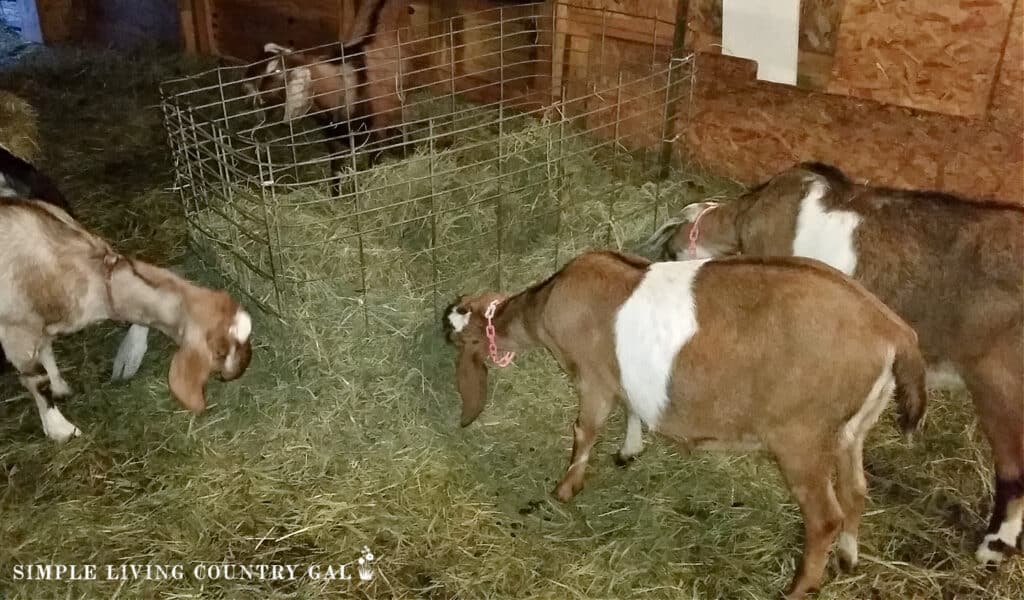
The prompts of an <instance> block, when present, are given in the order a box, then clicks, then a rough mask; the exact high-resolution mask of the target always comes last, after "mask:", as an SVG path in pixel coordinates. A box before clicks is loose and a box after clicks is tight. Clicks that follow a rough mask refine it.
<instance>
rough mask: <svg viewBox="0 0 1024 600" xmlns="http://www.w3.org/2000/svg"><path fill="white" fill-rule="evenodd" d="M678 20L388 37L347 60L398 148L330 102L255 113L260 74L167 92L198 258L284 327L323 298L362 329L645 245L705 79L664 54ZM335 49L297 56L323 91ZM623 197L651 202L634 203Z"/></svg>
mask: <svg viewBox="0 0 1024 600" xmlns="http://www.w3.org/2000/svg"><path fill="white" fill-rule="evenodd" d="M672 17H673V16H672V15H665V16H664V17H658V16H654V17H635V16H627V15H623V14H621V13H617V12H614V11H609V10H604V9H593V8H588V7H584V6H575V5H572V4H568V3H562V2H553V3H535V4H526V5H518V6H515V7H506V8H498V9H493V10H488V11H482V12H480V13H473V14H469V15H460V16H457V17H452V18H449V19H446V20H443V21H438V22H433V23H431V24H430V25H429V27H426V28H421V29H410V28H406V29H402V30H397V31H393V32H388V33H387V35H385V34H383V33H382V34H379V35H378V36H377V37H376V38H375V40H376V41H375V42H374V43H371V44H369V45H368V46H367V47H366V48H365V49H364V50H363V51H361V54H360V56H342V57H341V58H340V60H341V61H355V62H353V63H352V64H358V65H367V68H366V70H365V73H366V74H365V75H364V76H363V79H362V81H361V82H360V86H359V87H358V88H357V90H356V92H355V96H354V97H356V98H357V99H359V100H361V101H362V102H361V104H360V106H361V107H362V110H363V112H364V113H365V114H367V115H369V118H368V119H365V120H364V121H363V122H364V123H369V124H370V126H371V127H372V129H373V131H374V132H375V133H379V132H382V131H386V132H388V133H390V135H389V136H378V137H376V138H375V139H373V141H367V140H366V139H363V138H361V137H360V136H356V135H349V136H347V137H346V136H340V137H339V136H338V130H337V128H336V127H334V126H331V125H330V124H329V120H328V119H325V118H323V117H324V115H325V114H326V113H328V108H324V107H330V106H332V105H331V100H330V99H326V98H315V99H314V100H313V103H312V105H311V109H310V111H309V112H308V113H307V114H306V115H305V116H302V117H300V118H292V119H290V120H285V119H283V118H282V116H281V113H282V112H283V111H282V110H281V108H280V107H273V106H267V105H262V106H258V105H257V104H256V103H254V101H253V98H252V97H251V96H250V95H249V94H248V93H247V89H246V86H245V84H246V83H247V82H252V81H253V78H246V76H245V73H246V71H247V70H248V69H249V68H250V67H251V65H241V66H226V67H220V68H217V69H214V70H211V71H207V72H204V73H200V74H198V75H194V76H191V77H187V78H183V79H177V80H173V81H168V82H165V83H164V85H162V87H161V93H162V98H163V101H162V109H163V113H164V120H165V125H166V129H167V134H168V139H169V141H170V145H171V149H172V153H173V157H174V165H175V177H176V185H177V187H178V188H179V190H180V192H181V199H182V202H183V205H184V209H185V215H186V218H187V222H188V229H189V237H190V241H191V242H192V243H193V244H194V245H195V246H197V247H198V248H200V249H202V250H204V251H205V252H203V254H205V255H207V256H213V257H215V259H216V262H217V263H218V266H219V267H220V268H221V269H222V270H223V271H224V272H225V274H226V276H227V277H228V278H229V279H231V281H232V282H233V283H234V284H235V285H236V286H237V287H238V288H239V289H240V290H241V291H242V292H244V293H245V294H247V295H248V296H250V298H252V299H254V300H256V301H257V302H258V303H259V304H260V305H261V306H263V307H264V308H266V309H268V310H270V311H272V312H275V313H277V314H279V315H282V316H284V317H287V316H288V315H289V314H290V313H291V310H290V308H292V307H293V306H294V304H295V303H296V302H297V301H302V299H305V298H309V297H311V296H315V295H316V294H317V293H319V292H323V291H324V290H326V289H330V294H331V295H332V297H333V299H334V302H336V303H337V302H341V303H346V304H349V305H351V306H353V307H357V312H361V313H362V321H363V322H364V323H369V322H370V321H372V320H374V317H373V311H374V310H375V309H381V310H385V309H388V308H389V307H392V306H393V305H394V304H395V303H396V302H405V301H408V302H409V303H411V304H410V305H413V306H419V305H423V308H433V309H434V310H437V309H438V307H439V306H441V305H442V304H443V302H444V301H445V300H447V299H449V296H451V295H453V294H454V293H456V292H459V291H470V290H474V289H480V288H482V287H486V286H494V287H497V288H503V289H512V288H514V286H517V285H525V284H527V283H529V280H530V279H532V278H534V277H537V276H539V275H543V274H546V273H549V272H550V271H551V270H552V269H553V268H555V267H557V266H558V265H559V264H560V262H561V261H564V259H566V258H568V256H570V253H571V252H573V251H575V250H578V249H581V248H582V247H585V246H602V245H607V244H614V243H615V242H616V241H617V240H618V241H621V237H622V235H624V234H623V233H622V232H621V231H618V230H617V226H618V225H619V224H621V223H625V222H627V221H629V222H636V221H637V220H642V221H643V222H644V223H645V225H644V227H648V228H649V227H653V225H654V224H655V223H656V221H657V219H658V211H659V210H663V207H664V199H663V198H662V191H661V185H662V184H661V183H659V181H660V178H659V176H664V174H665V167H666V165H667V161H669V160H671V159H672V157H673V156H675V154H673V153H672V152H663V150H664V149H669V150H670V149H671V145H672V143H673V142H674V141H675V139H674V138H675V137H676V134H675V131H677V130H678V127H677V123H678V122H679V121H680V120H683V119H686V118H687V116H688V114H689V107H690V102H689V94H690V89H691V83H692V78H693V71H694V69H693V67H694V64H693V60H692V57H691V56H681V54H680V52H679V51H678V49H676V50H675V51H673V47H672V44H671V43H667V44H666V42H665V32H666V30H667V31H668V33H669V34H671V33H672V31H673V30H674V28H675V25H674V20H673V18H672ZM581 31H582V32H585V35H584V34H581V33H580V32H581ZM339 46H340V45H339V44H333V45H327V46H321V47H318V48H311V49H304V50H298V51H297V52H299V53H301V54H302V55H303V56H306V57H320V58H318V59H317V60H314V61H311V63H316V64H315V65H313V68H312V69H311V73H312V74H313V79H316V78H317V77H326V76H325V75H323V74H321V73H319V71H322V72H323V73H336V72H337V68H338V67H337V65H338V64H339V58H338V57H337V56H335V57H334V58H329V57H328V53H329V52H332V51H334V52H335V53H337V49H338V47H339ZM343 52H344V51H342V54H343ZM261 64H262V63H261ZM321 66H322V67H324V68H323V69H319V67H321ZM330 69H335V71H331V70H330ZM332 86H333V87H332ZM337 87H338V86H337V85H335V82H334V81H327V85H321V86H320V87H319V88H318V94H324V95H329V93H333V91H334V90H336V89H337ZM314 88H316V86H314ZM324 90H326V91H324ZM335 98H337V96H335ZM337 104H338V102H334V106H337ZM318 115H320V116H319V118H318ZM328 138H332V139H333V140H334V141H333V145H327V144H325V140H326V139H328ZM625 182H634V183H635V184H636V185H637V186H640V188H642V189H643V190H644V194H643V198H640V199H637V198H632V199H631V200H630V201H629V202H626V201H624V200H623V199H622V194H623V189H624V188H623V186H624V185H625ZM645 182H646V183H645Z"/></svg>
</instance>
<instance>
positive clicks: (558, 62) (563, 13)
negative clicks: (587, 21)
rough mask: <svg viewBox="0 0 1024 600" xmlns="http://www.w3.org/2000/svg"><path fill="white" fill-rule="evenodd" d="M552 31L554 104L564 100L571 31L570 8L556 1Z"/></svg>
mask: <svg viewBox="0 0 1024 600" xmlns="http://www.w3.org/2000/svg"><path fill="white" fill-rule="evenodd" d="M552 14H553V15H554V17H553V22H552V23H551V31H552V33H553V34H554V35H553V39H552V40H551V46H552V48H551V98H552V103H554V102H557V101H561V99H562V77H563V75H564V73H563V72H564V71H565V46H566V37H567V36H568V33H567V32H568V29H569V7H568V6H567V5H566V4H564V3H563V2H559V1H558V0H555V2H554V6H553V11H552Z"/></svg>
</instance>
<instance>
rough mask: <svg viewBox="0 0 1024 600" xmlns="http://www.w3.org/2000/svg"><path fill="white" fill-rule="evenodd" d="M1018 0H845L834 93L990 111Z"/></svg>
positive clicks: (962, 111) (944, 109)
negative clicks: (993, 87)
mask: <svg viewBox="0 0 1024 600" xmlns="http://www.w3.org/2000/svg"><path fill="white" fill-rule="evenodd" d="M1013 1H1014V0H957V1H953V0H945V1H942V2H936V1H935V0H846V8H845V11H844V13H843V19H842V24H841V26H840V29H839V38H838V42H837V48H836V55H835V62H834V63H833V69H832V80H831V82H830V84H829V88H828V91H830V92H832V93H836V94H844V95H849V96H855V97H858V98H869V99H872V100H877V101H879V102H885V103H887V104H896V105H900V106H909V107H913V108H919V109H922V110H930V111H935V112H941V113H945V114H950V115H962V116H974V117H979V116H982V115H984V114H985V111H986V109H987V105H988V98H989V91H990V90H991V87H992V83H993V80H994V79H995V74H996V65H997V64H998V62H999V56H1000V55H1001V54H1002V45H1003V40H1004V34H1005V32H1006V27H1007V22H1008V19H1009V16H1010V8H1011V7H1012V4H1013Z"/></svg>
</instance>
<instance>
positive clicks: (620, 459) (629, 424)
mask: <svg viewBox="0 0 1024 600" xmlns="http://www.w3.org/2000/svg"><path fill="white" fill-rule="evenodd" d="M626 414H627V420H626V439H625V440H623V442H622V448H619V452H618V454H616V455H615V464H617V465H619V466H620V467H624V466H626V465H628V464H629V463H630V461H632V460H633V459H634V458H636V457H637V455H638V454H640V452H642V451H643V449H644V432H643V428H642V427H641V423H640V417H638V416H636V414H635V413H633V411H631V410H629V407H626Z"/></svg>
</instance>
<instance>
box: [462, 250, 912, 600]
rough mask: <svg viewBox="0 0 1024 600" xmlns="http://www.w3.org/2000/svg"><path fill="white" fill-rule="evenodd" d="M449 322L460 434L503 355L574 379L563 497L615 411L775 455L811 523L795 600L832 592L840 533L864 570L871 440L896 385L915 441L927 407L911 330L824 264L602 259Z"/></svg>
mask: <svg viewBox="0 0 1024 600" xmlns="http://www.w3.org/2000/svg"><path fill="white" fill-rule="evenodd" d="M492 315H493V316H492ZM444 324H445V327H446V329H447V331H448V336H449V339H450V340H452V341H454V343H455V344H456V346H457V347H458V351H459V354H458V360H457V371H456V373H457V380H458V389H459V393H460V394H461V396H462V402H463V405H462V425H463V426H465V425H469V424H470V423H472V422H473V420H475V419H476V418H477V416H478V415H479V414H480V412H481V410H482V409H483V404H484V398H485V396H486V394H487V360H488V357H490V359H491V360H500V359H499V358H498V350H499V349H500V351H519V350H525V349H527V348H529V347H532V346H543V347H544V348H547V350H548V351H549V352H551V354H552V355H553V356H554V357H555V359H556V360H557V361H558V363H559V364H560V365H561V366H562V368H563V369H564V370H565V372H566V373H568V374H569V376H570V377H571V379H572V381H573V384H574V385H575V387H576V390H577V392H578V393H579V416H578V418H577V419H576V423H575V425H574V427H573V448H572V457H571V459H570V461H569V468H568V470H567V471H566V473H565V476H564V478H563V479H562V481H561V482H560V483H559V484H558V487H557V488H556V490H555V495H556V496H557V497H558V498H559V499H561V500H563V501H567V500H569V499H571V498H572V497H573V496H574V495H575V494H576V493H577V492H579V491H580V489H581V488H582V487H583V475H584V470H585V469H586V466H587V462H588V460H589V458H590V452H591V449H592V448H593V446H594V442H595V439H596V436H597V434H598V431H599V430H600V429H601V426H602V425H603V423H604V421H605V419H606V418H607V416H608V414H609V413H610V411H611V410H612V408H613V407H614V405H615V404H616V402H617V401H624V402H625V404H626V407H627V409H628V411H629V413H630V414H631V415H633V417H635V418H637V419H639V420H642V421H643V422H645V423H646V424H647V425H648V427H649V428H650V429H651V430H652V431H657V432H659V433H662V434H664V435H665V436H667V437H669V438H671V439H672V440H674V441H676V442H677V443H679V444H680V445H681V446H682V447H683V448H685V449H694V448H709V449H715V448H718V449H730V448H744V449H746V448H764V449H766V450H767V451H768V452H770V453H771V454H772V455H773V456H774V457H775V460H776V462H777V463H778V465H779V468H780V469H781V471H782V473H783V475H784V477H785V480H786V483H787V484H788V486H789V488H790V491H791V492H792V493H793V495H794V497H795V498H796V500H797V502H798V503H799V505H800V509H801V512H802V514H803V517H804V528H805V534H806V539H805V543H804V554H803V561H802V563H801V566H800V568H799V569H798V571H797V573H796V575H795V577H794V579H793V583H792V585H791V587H790V590H789V597H790V598H800V597H802V596H803V595H804V594H805V593H807V592H808V591H810V590H812V589H815V588H816V587H817V586H818V585H819V584H820V581H821V578H822V575H823V573H824V569H825V564H826V562H827V558H828V553H829V550H830V548H831V546H832V542H833V540H834V539H835V537H836V534H837V533H839V532H840V530H841V531H842V534H841V535H840V541H839V554H840V558H841V559H842V560H843V561H844V562H845V563H846V564H848V565H850V566H853V565H854V564H855V563H856V561H857V532H858V527H859V523H860V518H861V513H862V512H863V507H864V500H865V495H866V489H867V486H866V482H865V479H864V473H863V466H862V452H863V444H864V439H865V437H866V436H867V433H868V431H869V429H870V428H871V427H872V426H873V425H874V423H875V422H876V420H877V419H878V417H879V415H880V413H881V412H882V410H883V409H884V408H885V406H886V404H887V403H888V401H889V400H890V398H891V396H892V394H893V393H894V391H895V392H896V394H897V397H898V400H899V409H900V414H901V423H902V426H903V429H904V430H905V431H908V432H909V431H910V430H912V429H913V428H915V427H916V425H917V423H918V422H919V421H920V419H921V417H922V415H923V413H924V410H925V401H926V398H925V393H924V361H923V359H922V358H921V355H920V353H919V351H918V349H917V337H916V336H915V334H914V332H913V330H912V329H911V328H910V327H909V326H907V325H906V324H905V323H904V322H903V321H902V320H900V318H899V317H897V316H896V315H895V314H894V313H893V312H892V311H891V310H889V309H888V308H886V307H885V305H883V304H882V303H881V302H879V301H878V300H877V299H876V298H875V297H874V296H872V295H871V294H869V293H868V292H867V291H865V290H864V288H862V287H861V286H860V285H859V284H857V283H856V282H854V281H852V280H850V279H849V278H847V277H845V276H843V275H842V274H841V273H839V272H838V271H836V270H835V269H832V268H831V267H828V266H826V265H824V264H822V263H820V262H817V261H812V260H806V259H796V258H781V259H747V258H741V259H726V260H721V261H689V262H685V263H683V262H670V263H655V264H653V265H652V264H651V263H649V262H648V261H646V260H645V259H642V258H639V257H633V256H627V255H623V254H617V253H613V252H591V253H587V254H583V255H581V256H579V257H577V258H576V259H574V260H572V261H571V262H570V263H569V264H568V265H566V266H565V268H563V269H562V270H561V271H559V272H558V273H556V274H555V275H554V276H552V277H550V278H549V279H548V280H547V281H545V282H543V283H541V284H539V285H536V286H534V287H532V288H530V289H528V290H526V291H524V292H522V293H519V294H516V295H514V296H512V297H510V298H509V297H506V296H503V295H500V294H496V293H485V294H482V295H479V296H474V297H463V298H461V299H460V300H459V301H458V302H456V303H455V304H453V305H452V306H451V307H449V309H448V310H447V311H446V314H445V316H444ZM490 325H493V327H494V332H495V333H494V337H493V338H492V339H489V336H488V327H489V326H490ZM492 342H493V343H494V344H495V346H494V347H493V348H494V349H493V350H492V349H491V348H492V346H491V343H492ZM633 417H631V420H632V418H633ZM627 444H629V440H627ZM833 471H835V472H837V477H836V481H835V484H834V485H833V483H832V481H831V476H832V473H833Z"/></svg>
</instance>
